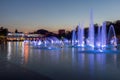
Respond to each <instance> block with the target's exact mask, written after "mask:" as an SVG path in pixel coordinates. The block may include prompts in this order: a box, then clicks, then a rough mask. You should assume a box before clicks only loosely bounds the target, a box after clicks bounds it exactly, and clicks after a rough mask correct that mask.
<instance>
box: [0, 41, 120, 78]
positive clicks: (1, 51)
mask: <svg viewBox="0 0 120 80" xmlns="http://www.w3.org/2000/svg"><path fill="white" fill-rule="evenodd" d="M90 51H91V52H90ZM95 51H96V52H95ZM95 51H93V50H91V49H90V50H84V49H83V48H68V47H66V48H61V49H57V50H54V49H53V50H49V49H37V48H33V46H31V45H29V44H27V43H26V44H25V43H24V42H8V43H7V45H0V58H1V59H7V60H8V61H9V62H11V63H14V64H17V65H19V66H22V67H25V68H27V69H30V70H32V71H34V72H38V73H40V74H43V75H45V76H48V77H50V78H52V79H53V80H120V76H119V75H120V53H119V51H120V50H119V48H118V49H117V50H115V51H114V50H111V51H113V52H111V51H109V50H106V51H107V52H105V50H104V51H102V52H100V51H97V50H95ZM116 51H118V52H116Z"/></svg>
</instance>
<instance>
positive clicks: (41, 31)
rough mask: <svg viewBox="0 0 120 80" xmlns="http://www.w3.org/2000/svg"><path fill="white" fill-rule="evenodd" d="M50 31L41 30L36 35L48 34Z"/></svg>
mask: <svg viewBox="0 0 120 80" xmlns="http://www.w3.org/2000/svg"><path fill="white" fill-rule="evenodd" d="M48 32H49V31H47V30H45V29H39V30H37V31H35V33H36V34H47V33H48Z"/></svg>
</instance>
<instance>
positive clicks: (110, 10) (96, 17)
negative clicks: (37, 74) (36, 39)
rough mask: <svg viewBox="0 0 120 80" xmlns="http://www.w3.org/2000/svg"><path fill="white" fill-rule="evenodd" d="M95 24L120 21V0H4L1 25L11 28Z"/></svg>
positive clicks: (67, 27)
mask: <svg viewBox="0 0 120 80" xmlns="http://www.w3.org/2000/svg"><path fill="white" fill-rule="evenodd" d="M91 9H92V11H93V21H94V23H98V24H100V25H101V24H102V22H103V21H115V20H120V0H0V26H3V27H5V28H8V29H9V31H15V29H18V31H22V32H31V31H35V30H37V29H46V30H49V31H53V32H55V31H58V29H65V30H72V29H74V28H75V27H76V26H77V25H78V24H83V25H84V27H88V26H89V24H90V10H91Z"/></svg>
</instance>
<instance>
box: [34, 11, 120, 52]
mask: <svg viewBox="0 0 120 80" xmlns="http://www.w3.org/2000/svg"><path fill="white" fill-rule="evenodd" d="M95 32H96V34H95ZM84 36H85V33H84V27H83V25H80V24H79V25H78V26H77V28H76V29H73V30H72V38H71V41H69V40H67V39H66V38H63V39H62V40H59V39H58V38H56V37H53V36H52V37H46V39H45V40H39V41H37V42H36V41H34V42H33V44H34V45H35V47H37V48H39V49H50V50H51V49H60V48H63V47H72V48H84V49H82V50H81V49H79V50H80V52H81V53H84V52H85V53H101V52H102V53H104V52H105V53H109V52H113V53H114V52H117V53H120V51H119V50H117V49H114V48H116V46H117V38H116V34H115V30H114V26H113V25H111V26H110V28H109V31H108V33H107V30H106V22H103V24H102V26H99V27H98V29H97V31H95V29H94V23H93V12H92V10H91V12H90V26H89V28H88V37H84Z"/></svg>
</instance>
